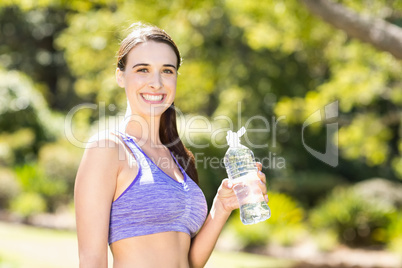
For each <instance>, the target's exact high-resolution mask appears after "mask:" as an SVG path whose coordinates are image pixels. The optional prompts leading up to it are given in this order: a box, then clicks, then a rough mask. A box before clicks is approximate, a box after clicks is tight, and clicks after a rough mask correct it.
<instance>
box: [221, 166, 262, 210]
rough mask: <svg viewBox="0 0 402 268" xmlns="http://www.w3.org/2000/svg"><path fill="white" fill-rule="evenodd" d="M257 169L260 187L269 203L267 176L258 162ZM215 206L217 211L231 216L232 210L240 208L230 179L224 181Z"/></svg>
mask: <svg viewBox="0 0 402 268" xmlns="http://www.w3.org/2000/svg"><path fill="white" fill-rule="evenodd" d="M257 167H258V178H259V179H260V182H259V186H260V188H261V192H262V193H263V195H264V198H265V201H267V202H268V195H267V187H266V177H265V174H264V173H262V172H261V170H262V164H261V163H259V162H257ZM214 206H215V207H216V209H220V210H222V211H223V212H225V213H228V214H230V213H231V212H232V210H234V209H237V208H239V202H238V201H237V197H236V194H235V192H234V191H233V184H232V182H231V181H230V180H229V179H224V180H223V181H222V183H221V185H220V187H219V189H218V192H217V194H216V196H215V199H214Z"/></svg>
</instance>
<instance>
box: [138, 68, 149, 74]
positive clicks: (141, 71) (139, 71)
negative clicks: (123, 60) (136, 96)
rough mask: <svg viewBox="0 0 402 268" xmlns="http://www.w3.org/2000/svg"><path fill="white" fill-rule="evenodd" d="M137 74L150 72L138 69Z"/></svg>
mask: <svg viewBox="0 0 402 268" xmlns="http://www.w3.org/2000/svg"><path fill="white" fill-rule="evenodd" d="M137 72H138V73H146V72H148V70H147V69H145V68H142V69H138V70H137Z"/></svg>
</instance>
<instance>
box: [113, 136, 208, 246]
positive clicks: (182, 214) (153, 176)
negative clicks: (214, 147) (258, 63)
mask: <svg viewBox="0 0 402 268" xmlns="http://www.w3.org/2000/svg"><path fill="white" fill-rule="evenodd" d="M121 136H122V139H123V140H124V142H125V143H126V145H127V146H128V147H129V148H130V150H131V151H132V153H133V154H134V156H135V159H136V161H137V165H138V167H139V168H138V174H137V176H136V177H135V179H134V180H133V181H132V183H131V184H130V185H129V186H128V188H127V189H126V190H125V191H124V192H123V193H122V194H121V195H120V196H119V197H118V198H117V199H116V200H115V201H114V202H113V203H112V208H111V211H110V223H109V244H111V243H113V242H116V241H118V240H120V239H124V238H129V237H134V236H141V235H148V234H154V233H162V232H170V231H176V232H184V233H186V234H189V235H190V236H191V237H194V236H195V234H196V233H197V232H198V230H199V229H200V228H201V226H202V225H203V224H204V221H205V218H206V216H207V203H206V200H205V196H204V194H203V193H202V191H201V189H200V188H199V187H198V185H197V184H196V183H195V182H194V181H193V180H192V179H191V178H190V177H189V176H188V175H187V174H186V173H185V171H184V170H183V168H182V167H181V166H180V165H179V163H178V162H177V160H176V158H175V157H174V156H173V154H172V158H173V159H174V160H175V162H176V164H177V166H178V167H179V168H180V171H181V172H182V174H183V178H184V181H183V182H181V183H180V182H178V181H176V180H174V179H173V178H171V177H169V176H168V175H167V174H166V173H165V172H163V171H162V170H161V169H160V168H159V167H158V166H157V165H155V163H154V162H153V161H152V160H151V159H150V158H149V157H148V156H147V155H146V154H145V153H144V152H143V151H142V149H141V148H140V147H139V146H138V145H137V144H136V143H135V141H134V140H133V139H132V138H131V137H130V136H126V135H121ZM170 162H171V161H170Z"/></svg>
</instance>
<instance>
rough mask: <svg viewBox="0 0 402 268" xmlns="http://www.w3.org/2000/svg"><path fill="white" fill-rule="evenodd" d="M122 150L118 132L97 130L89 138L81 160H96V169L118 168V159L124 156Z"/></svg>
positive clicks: (85, 161) (87, 161) (86, 161)
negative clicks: (97, 131)
mask: <svg viewBox="0 0 402 268" xmlns="http://www.w3.org/2000/svg"><path fill="white" fill-rule="evenodd" d="M124 151H125V150H124V145H123V143H122V140H121V139H120V137H119V136H118V134H116V133H115V132H112V131H103V132H99V133H97V134H95V135H93V136H92V137H90V138H89V140H88V142H87V144H86V148H85V153H84V156H83V159H82V162H84V163H91V162H96V164H97V165H98V170H102V169H103V168H105V167H108V168H112V169H114V168H117V169H118V167H119V161H118V160H119V159H121V158H122V157H124Z"/></svg>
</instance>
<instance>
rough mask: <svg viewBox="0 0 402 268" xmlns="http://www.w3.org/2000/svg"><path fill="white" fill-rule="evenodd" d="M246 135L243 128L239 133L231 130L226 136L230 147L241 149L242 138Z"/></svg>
mask: <svg viewBox="0 0 402 268" xmlns="http://www.w3.org/2000/svg"><path fill="white" fill-rule="evenodd" d="M244 133H246V129H245V128H244V127H241V129H239V130H238V131H237V132H233V131H231V130H229V131H228V132H227V134H226V141H227V143H228V145H229V147H240V137H241V136H243V135H244Z"/></svg>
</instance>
